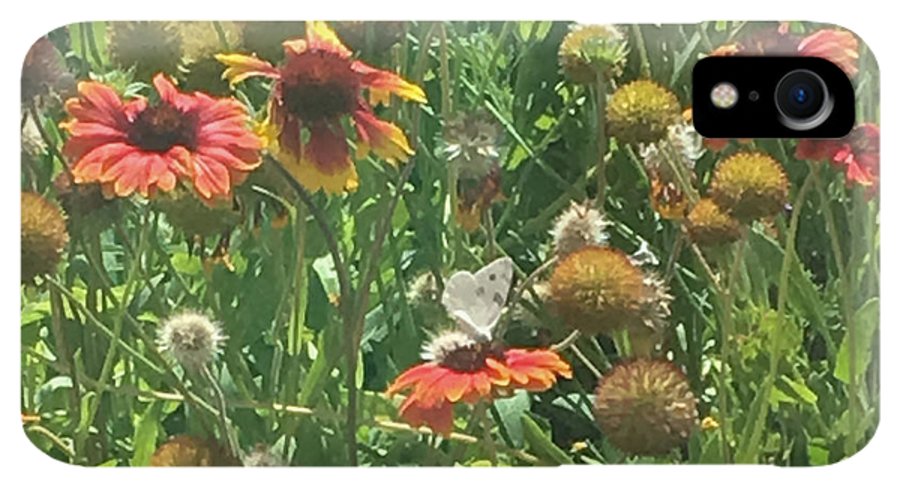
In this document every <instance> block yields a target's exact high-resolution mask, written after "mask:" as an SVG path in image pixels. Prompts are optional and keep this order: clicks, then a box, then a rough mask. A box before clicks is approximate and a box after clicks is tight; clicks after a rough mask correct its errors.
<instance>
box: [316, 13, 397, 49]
mask: <svg viewBox="0 0 900 489" xmlns="http://www.w3.org/2000/svg"><path fill="white" fill-rule="evenodd" d="M330 25H331V27H333V28H334V30H335V32H337V34H338V37H340V38H341V41H343V42H344V44H345V45H346V46H347V47H349V48H350V49H352V50H354V51H357V52H358V51H361V50H363V49H371V52H372V53H383V52H385V51H387V50H389V49H390V48H391V47H392V46H394V45H395V44H397V43H398V42H400V40H401V39H403V33H404V32H405V31H406V22H403V21H375V22H372V21H366V22H360V21H338V22H331V23H330Z"/></svg>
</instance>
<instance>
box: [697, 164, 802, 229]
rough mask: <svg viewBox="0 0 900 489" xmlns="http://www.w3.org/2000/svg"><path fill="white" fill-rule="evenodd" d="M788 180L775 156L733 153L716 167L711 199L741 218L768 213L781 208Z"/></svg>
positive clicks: (757, 216)
mask: <svg viewBox="0 0 900 489" xmlns="http://www.w3.org/2000/svg"><path fill="white" fill-rule="evenodd" d="M788 186H789V184H788V180H787V176H785V174H784V169H783V168H782V167H781V164H780V163H778V162H777V161H775V158H772V157H771V156H769V155H767V154H765V153H760V152H741V153H737V154H734V155H732V156H730V157H728V158H726V159H725V160H723V161H720V162H719V164H718V165H717V166H716V171H715V174H714V175H713V179H712V183H711V185H710V196H711V197H712V199H713V201H714V202H715V203H716V205H718V206H719V207H721V208H722V209H723V210H726V211H727V212H728V213H730V214H731V215H732V216H734V217H735V218H737V219H738V220H741V221H745V222H747V221H752V220H754V219H759V218H761V217H767V216H772V215H774V214H776V213H778V212H779V211H781V210H782V209H783V208H784V205H785V203H787V198H788Z"/></svg>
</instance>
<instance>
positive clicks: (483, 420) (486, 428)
mask: <svg viewBox="0 0 900 489" xmlns="http://www.w3.org/2000/svg"><path fill="white" fill-rule="evenodd" d="M475 413H476V417H477V418H478V424H480V425H481V429H482V440H483V441H484V447H485V448H486V449H487V453H488V460H490V461H491V464H492V465H494V466H495V467H496V466H497V445H496V444H495V443H494V436H493V434H492V433H491V428H492V427H493V424H492V423H491V418H490V416H488V415H487V405H486V404H484V403H478V404H477V405H476V406H475Z"/></svg>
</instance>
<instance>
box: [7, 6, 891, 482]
mask: <svg viewBox="0 0 900 489" xmlns="http://www.w3.org/2000/svg"><path fill="white" fill-rule="evenodd" d="M758 55H780V56H816V57H822V58H825V59H827V60H829V61H831V62H833V63H835V64H837V65H838V66H839V67H840V68H841V69H843V70H844V72H845V73H846V74H847V76H848V77H850V79H851V80H852V82H853V84H854V87H855V90H856V106H857V110H856V112H857V124H856V126H855V128H854V129H853V130H852V132H850V134H849V135H847V136H846V137H844V138H842V139H831V140H822V139H734V140H724V139H704V138H703V137H702V136H701V135H699V134H698V133H697V132H696V131H695V130H694V128H693V125H692V123H691V120H692V114H691V105H692V102H691V98H690V97H691V95H690V94H691V70H692V66H693V64H694V63H695V62H696V61H697V60H699V59H701V58H703V57H706V56H758ZM22 70H23V71H22V113H21V118H22V125H21V127H22V177H21V188H22V194H21V205H22V207H21V218H22V221H21V236H22V238H21V239H22V241H21V244H22V248H21V267H22V268H21V284H22V287H21V342H22V343H21V344H22V350H21V351H22V372H21V412H22V423H23V428H24V431H25V433H26V434H27V436H28V438H29V440H30V441H31V442H32V443H33V444H34V445H35V446H36V447H37V448H38V449H40V450H41V451H43V452H45V453H46V454H47V455H49V456H50V457H52V458H54V459H57V460H61V461H65V462H69V463H73V464H79V465H89V466H126V465H128V466H142V465H152V466H185V465H189V466H221V465H243V466H282V465H285V466H286V465H290V466H320V465H365V466H396V465H404V466H408V465H417V466H418V465H424V466H427V465H465V466H479V465H491V466H503V465H510V466H532V465H557V464H634V463H657V464H686V463H691V464H710V463H715V464H732V463H750V464H775V465H785V466H794V465H800V466H805V465H826V464H831V463H834V462H837V461H840V460H842V459H844V458H846V457H849V456H851V455H853V454H855V453H856V452H858V451H859V450H860V449H862V448H863V447H864V446H865V445H866V443H867V442H868V440H869V439H870V438H871V437H872V435H873V433H874V431H875V429H876V426H877V424H878V417H879V410H878V392H879V376H878V311H879V291H878V283H879V244H878V233H879V231H878V212H879V211H878V178H879V171H878V168H879V103H878V95H879V79H878V67H877V65H876V62H875V59H874V57H873V56H872V53H871V52H870V51H869V49H868V48H867V47H866V46H865V44H863V42H862V41H861V40H859V39H858V38H857V36H856V35H855V34H853V33H852V32H849V31H847V30H845V29H843V28H841V27H836V26H832V25H823V24H816V23H810V22H703V23H699V24H683V25H676V24H672V25H656V24H641V25H637V24H635V25H583V24H578V23H574V22H414V21H397V22H347V21H341V22H318V21H317V22H313V21H307V22H299V21H298V22H230V21H216V22H211V21H210V22H144V21H121V22H89V23H80V24H72V25H69V26H66V27H63V28H59V29H56V30H54V31H52V32H50V33H49V34H47V35H46V36H45V37H42V38H41V39H39V40H38V41H37V42H35V43H34V45H33V46H32V48H31V49H30V51H29V52H28V54H27V56H26V58H25V62H24V65H23V68H22Z"/></svg>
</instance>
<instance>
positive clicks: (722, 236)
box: [687, 199, 741, 246]
mask: <svg viewBox="0 0 900 489" xmlns="http://www.w3.org/2000/svg"><path fill="white" fill-rule="evenodd" d="M740 226H741V224H740V223H739V222H738V221H737V219H735V218H733V217H731V216H729V215H728V214H727V213H725V212H722V209H720V208H719V206H717V205H716V203H715V202H713V201H712V199H701V200H700V201H699V202H697V204H696V205H694V208H693V209H691V212H690V213H689V214H688V216H687V231H688V234H689V235H690V237H691V240H693V241H694V242H695V243H697V244H698V245H700V246H718V245H724V244H728V243H732V242H734V241H736V240H737V239H738V238H739V237H740V236H741V228H740Z"/></svg>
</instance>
